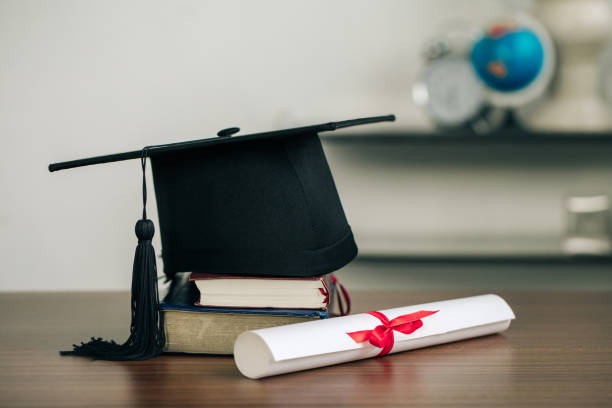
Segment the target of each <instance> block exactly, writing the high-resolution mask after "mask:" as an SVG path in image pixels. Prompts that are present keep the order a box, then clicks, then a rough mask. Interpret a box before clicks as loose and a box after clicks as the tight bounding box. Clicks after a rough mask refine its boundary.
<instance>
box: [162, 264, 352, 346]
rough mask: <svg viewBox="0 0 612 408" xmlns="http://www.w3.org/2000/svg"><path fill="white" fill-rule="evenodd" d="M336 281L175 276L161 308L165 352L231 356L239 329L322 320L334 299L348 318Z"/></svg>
mask: <svg viewBox="0 0 612 408" xmlns="http://www.w3.org/2000/svg"><path fill="white" fill-rule="evenodd" d="M336 283H337V281H336V279H335V278H334V277H333V276H332V275H331V274H328V275H322V276H315V277H309V278H275V277H251V276H227V275H210V274H204V273H192V274H191V275H190V276H188V275H184V276H183V278H182V279H181V278H180V277H175V279H174V281H173V286H172V287H171V288H170V291H169V293H168V295H167V296H166V297H165V298H164V302H163V303H162V304H161V307H162V310H163V313H164V326H165V330H166V351H167V352H178V353H203V354H232V353H233V347H234V341H235V340H236V337H237V336H238V335H239V334H240V333H242V332H243V331H246V330H256V329H261V328H266V327H273V326H281V325H285V324H292V323H300V322H306V321H309V320H317V319H325V318H327V317H329V315H330V310H331V308H332V304H333V303H334V302H333V299H334V298H337V302H338V305H339V310H340V313H339V314H346V313H348V310H345V306H347V307H346V308H348V305H347V301H348V299H347V297H346V291H344V289H343V288H342V291H337V290H336ZM341 292H342V293H341ZM342 296H345V297H344V298H343V297H342Z"/></svg>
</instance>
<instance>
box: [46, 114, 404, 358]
mask: <svg viewBox="0 0 612 408" xmlns="http://www.w3.org/2000/svg"><path fill="white" fill-rule="evenodd" d="M393 120H395V117H394V116H393V115H388V116H377V117H371V118H361V119H353V120H347V121H342V122H330V123H325V124H320V125H314V126H305V127H299V128H293V129H285V130H278V131H272V132H264V133H256V134H250V135H234V134H235V133H237V132H238V131H239V129H238V128H229V129H224V130H222V131H220V132H219V133H218V134H217V136H218V137H215V138H207V139H201V140H195V141H189V142H181V143H172V144H165V145H156V146H147V147H145V148H143V149H141V150H135V151H131V152H126V153H118V154H112V155H106V156H98V157H92V158H88V159H79V160H73V161H69V162H63V163H55V164H51V165H49V171H57V170H63V169H69V168H74V167H81V166H87V165H92V164H101V163H109V162H114V161H121V160H129V159H140V161H141V168H142V172H143V186H142V187H143V216H142V219H140V220H139V221H138V222H137V223H136V235H137V237H138V246H137V248H136V254H135V257H134V268H133V274H132V300H131V308H132V323H131V330H130V337H129V338H128V340H127V341H126V342H125V343H124V344H116V343H114V342H112V341H111V342H107V341H103V340H102V339H95V338H92V341H90V342H89V343H86V344H83V343H81V345H80V346H74V350H73V351H70V352H63V354H77V355H87V356H91V357H93V358H96V359H108V360H142V359H147V358H150V357H153V356H156V355H158V354H160V353H161V351H162V349H163V347H164V344H165V337H164V332H163V330H164V329H163V321H162V319H163V317H162V316H163V315H162V314H161V313H160V310H159V298H158V293H157V269H156V264H155V253H154V250H153V247H152V245H151V239H152V237H153V234H154V231H155V228H154V226H153V223H152V221H151V220H149V219H147V216H146V200H147V189H146V183H145V178H144V174H145V166H146V159H147V158H150V160H151V166H152V171H153V182H154V186H155V196H156V199H157V207H158V217H159V224H160V234H161V243H162V259H163V261H164V273H165V274H166V276H167V277H168V278H169V279H172V278H173V277H174V276H175V275H176V273H178V272H191V271H201V272H207V273H213V274H226V275H258V276H265V275H269V276H315V275H322V274H326V273H330V272H333V271H335V270H337V269H340V268H341V267H342V266H344V265H346V264H347V263H348V262H350V261H351V260H352V259H353V258H354V257H355V256H356V255H357V246H356V244H355V241H354V239H353V234H352V232H351V229H350V227H349V225H348V222H347V220H346V217H345V215H344V211H343V209H342V205H341V203H340V199H339V197H338V193H337V191H336V187H335V185H334V181H333V178H332V175H331V172H330V169H329V166H328V164H327V160H326V158H325V154H324V152H323V149H322V146H321V142H320V140H319V137H318V133H319V132H324V131H331V130H336V129H340V128H344V127H349V126H356V125H362V124H368V123H377V122H382V121H393Z"/></svg>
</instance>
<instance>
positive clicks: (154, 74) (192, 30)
mask: <svg viewBox="0 0 612 408" xmlns="http://www.w3.org/2000/svg"><path fill="white" fill-rule="evenodd" d="M500 10H501V8H500V5H499V2H497V1H490V0H483V1H461V2H458V1H453V0H447V1H427V2H425V1H421V2H418V1H402V0H397V1H356V0H350V1H349V0H344V1H335V2H330V1H312V0H310V1H283V0H278V1H208V2H205V1H176V2H174V1H28V0H25V1H22V0H14V1H7V0H2V1H0V137H1V140H0V141H1V144H0V149H1V156H0V157H1V159H0V261H1V263H2V272H0V290H43V289H49V290H63V289H92V290H101V289H127V288H128V287H129V282H130V271H131V263H132V256H133V250H134V247H135V245H136V238H135V236H134V233H133V225H134V222H135V221H136V220H137V218H138V216H139V213H140V210H141V209H140V179H139V169H138V167H139V164H138V162H137V161H131V162H123V163H116V164H112V165H105V166H95V167H89V168H82V169H76V170H71V171H66V172H60V173H55V174H50V173H48V172H47V170H46V166H47V165H48V164H49V163H50V162H55V161H62V160H69V159H75V158H80V157H85V156H90V155H98V154H104V153H113V152H121V151H124V150H131V149H138V148H140V147H142V146H144V145H147V144H157V143H164V142H173V141H181V140H188V139H193V138H202V137H208V136H213V135H214V134H215V133H216V131H217V130H218V129H221V128H225V127H228V126H240V127H241V128H242V130H243V132H252V131H258V130H269V129H274V128H277V127H284V126H291V125H296V124H309V123H311V122H315V123H316V122H318V121H328V120H341V119H346V118H351V117H359V116H362V115H376V114H387V113H395V114H397V115H398V119H399V120H398V122H397V123H396V124H395V125H393V126H394V128H395V129H401V128H426V127H428V126H429V124H428V121H427V119H426V117H425V116H424V115H423V113H422V112H421V111H420V110H419V109H417V108H415V107H414V106H413V105H412V102H411V99H410V87H411V85H412V82H413V80H414V77H415V75H416V73H417V71H418V69H419V64H420V52H421V47H422V44H423V42H424V41H425V40H426V39H427V38H429V37H430V36H431V35H432V33H434V32H435V31H436V30H437V29H438V27H440V24H441V21H443V20H446V19H448V18H451V17H452V18H460V17H466V16H471V17H472V18H475V19H485V18H487V17H488V16H492V15H495V14H497V13H499V11H500ZM153 210H154V203H151V205H150V211H153ZM351 221H352V222H353V223H354V224H359V216H358V215H356V216H355V217H354V218H352V220H351ZM157 248H158V249H159V242H158V243H157Z"/></svg>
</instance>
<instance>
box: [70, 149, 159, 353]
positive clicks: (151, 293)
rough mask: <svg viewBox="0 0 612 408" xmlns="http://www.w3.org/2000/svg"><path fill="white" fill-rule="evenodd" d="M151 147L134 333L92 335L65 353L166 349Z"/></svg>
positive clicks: (135, 274) (137, 258)
mask: <svg viewBox="0 0 612 408" xmlns="http://www.w3.org/2000/svg"><path fill="white" fill-rule="evenodd" d="M146 160H147V149H146V148H145V149H143V153H142V158H141V164H142V196H143V211H142V219H141V220H138V222H137V223H136V227H135V230H136V236H137V237H138V246H137V247H136V254H135V255H134V268H133V270H132V300H131V309H132V322H131V325H130V336H129V337H128V339H127V341H126V342H125V343H123V344H117V343H115V342H114V341H113V340H111V341H106V340H102V339H101V338H94V337H92V338H91V341H89V342H88V343H81V344H80V345H76V344H75V345H73V347H74V349H73V350H72V351H60V354H61V355H77V356H88V357H91V358H94V359H96V360H116V361H119V360H146V359H149V358H151V357H155V356H158V355H159V354H161V352H162V351H163V349H164V346H165V344H166V337H165V333H164V319H163V313H162V312H161V310H160V307H159V294H158V290H157V266H156V264H155V250H154V249H153V245H151V240H152V239H153V235H154V234H155V226H154V225H153V222H152V221H151V220H148V219H147V213H146V204H147V186H146V181H145V166H146Z"/></svg>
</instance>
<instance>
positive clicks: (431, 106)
mask: <svg viewBox="0 0 612 408" xmlns="http://www.w3.org/2000/svg"><path fill="white" fill-rule="evenodd" d="M412 94H413V99H414V101H415V102H416V103H417V104H419V105H422V106H425V107H426V108H427V110H428V112H429V114H430V115H431V117H432V119H433V120H434V121H435V122H436V124H438V125H440V126H442V127H458V126H463V125H467V124H468V123H469V122H470V121H471V120H473V119H474V118H475V117H477V116H478V115H479V113H480V112H481V111H482V110H483V108H484V106H485V90H484V87H483V85H482V84H481V82H480V81H479V80H478V78H477V76H476V73H475V72H474V68H473V67H472V65H471V63H470V62H469V61H468V60H467V59H465V58H463V57H460V56H455V55H447V56H443V57H440V58H437V59H434V60H432V61H430V62H429V64H428V65H427V67H426V68H425V71H424V72H423V73H422V75H421V78H420V81H419V82H418V83H417V84H415V86H414V87H413V92H412Z"/></svg>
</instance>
